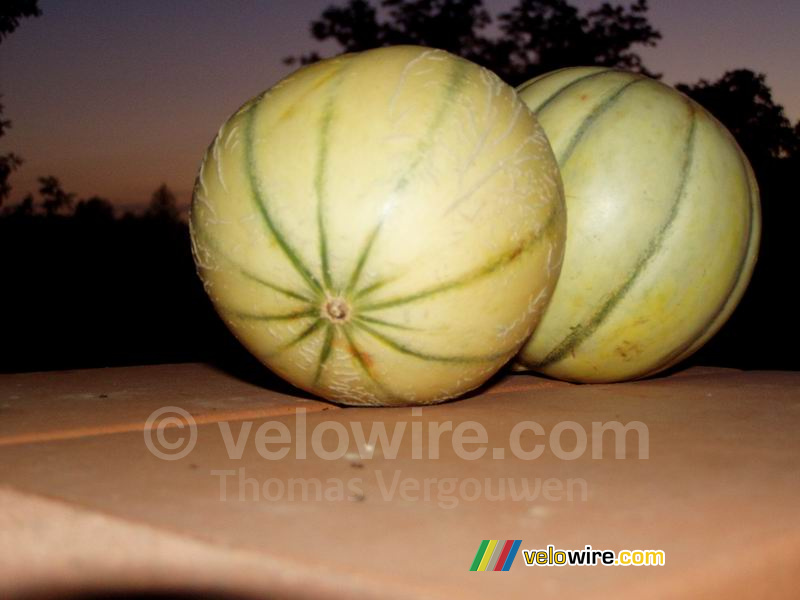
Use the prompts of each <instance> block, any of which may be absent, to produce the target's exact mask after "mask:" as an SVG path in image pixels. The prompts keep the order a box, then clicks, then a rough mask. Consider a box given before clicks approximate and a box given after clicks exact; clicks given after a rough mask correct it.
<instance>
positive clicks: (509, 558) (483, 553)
mask: <svg viewBox="0 0 800 600" xmlns="http://www.w3.org/2000/svg"><path fill="white" fill-rule="evenodd" d="M520 544H522V540H483V541H482V542H481V545H480V547H479V548H478V553H477V554H476V555H475V558H474V559H473V560H472V566H471V567H470V568H469V570H470V571H508V570H509V569H510V568H511V565H512V564H513V563H514V558H516V556H517V552H518V551H519V546H520Z"/></svg>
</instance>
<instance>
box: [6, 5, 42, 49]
mask: <svg viewBox="0 0 800 600" xmlns="http://www.w3.org/2000/svg"><path fill="white" fill-rule="evenodd" d="M41 14H42V11H41V9H40V8H39V0H4V1H3V11H2V12H0V43H1V42H2V41H3V39H4V38H6V37H8V35H9V34H10V33H11V32H13V31H14V30H15V29H16V28H17V27H19V21H20V19H23V18H25V17H38V16H40V15H41Z"/></svg>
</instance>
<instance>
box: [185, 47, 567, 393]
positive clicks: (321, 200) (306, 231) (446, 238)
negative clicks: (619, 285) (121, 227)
mask: <svg viewBox="0 0 800 600" xmlns="http://www.w3.org/2000/svg"><path fill="white" fill-rule="evenodd" d="M191 234H192V242H193V250H194V256H195V261H196V264H197V267H198V271H199V274H200V276H201V278H202V280H203V282H204V285H205V288H206V291H207V292H208V294H209V296H210V297H211V299H212V301H213V303H214V305H215V307H216V309H217V311H218V313H219V314H220V315H221V317H222V318H223V319H224V321H225V322H226V323H227V325H228V326H229V328H230V329H231V331H232V332H233V333H234V334H235V335H236V337H237V338H238V339H239V340H240V341H241V342H242V343H243V344H244V345H245V346H246V347H247V348H248V349H249V350H250V351H251V352H252V353H253V354H254V355H255V356H256V357H257V358H259V359H260V360H261V361H262V362H263V363H264V364H265V365H267V366H268V367H269V368H270V369H272V370H273V371H274V372H275V373H277V374H279V375H280V376H282V377H283V378H285V379H287V380H288V381H290V382H291V383H293V384H294V385H296V386H298V387H300V388H302V389H305V390H308V391H310V392H313V393H315V394H318V395H320V396H323V397H325V398H328V399H330V400H333V401H336V402H340V403H344V404H355V405H357V404H371V405H387V404H422V403H432V402H439V401H442V400H445V399H447V398H451V397H454V396H457V395H459V394H462V393H464V392H466V391H468V390H470V389H473V388H475V387H477V386H478V385H480V384H481V383H483V382H484V381H485V380H486V379H487V378H488V377H489V376H491V375H492V374H493V373H494V372H496V371H497V370H498V369H499V368H500V367H501V366H502V365H503V364H504V363H505V362H506V361H507V360H509V359H510V358H511V357H513V356H514V355H515V354H516V353H517V351H518V350H519V348H520V346H521V345H522V343H523V342H524V341H525V339H526V338H527V337H528V336H529V335H530V333H531V331H532V330H533V328H534V326H535V324H536V323H537V322H538V320H539V317H540V314H541V313H542V311H543V308H544V306H545V304H546V302H547V300H548V298H549V296H550V293H551V291H552V288H553V287H554V285H555V280H556V278H557V276H558V271H559V267H560V264H561V259H562V254H563V244H564V234H565V211H564V202H563V194H562V189H561V180H560V177H559V173H558V167H557V165H556V163H555V159H554V158H553V155H552V151H551V149H550V146H549V144H548V142H547V138H546V136H545V135H544V132H543V131H542V129H541V127H540V126H539V124H538V123H537V121H536V119H535V117H534V116H533V115H532V114H531V112H530V111H529V110H528V109H527V108H526V107H525V105H524V103H522V102H521V101H520V100H519V98H518V96H517V95H516V93H515V92H514V90H513V89H512V88H511V87H509V86H506V85H505V84H503V83H502V82H501V81H500V80H499V79H498V78H497V77H496V76H495V75H493V74H492V73H490V72H489V71H487V70H485V69H483V68H481V67H478V66H477V65H475V64H473V63H471V62H469V61H466V60H462V59H460V58H457V57H455V56H452V55H450V54H448V53H446V52H443V51H439V50H431V49H426V48H419V47H413V46H400V47H391V48H382V49H376V50H371V51H367V52H363V53H360V54H348V55H343V56H340V57H337V58H334V59H329V60H325V61H322V62H319V63H316V64H314V65H311V66H308V67H304V68H302V69H301V70H299V71H297V72H295V73H294V74H292V75H291V76H289V77H288V78H287V79H285V80H283V81H281V82H280V83H279V84H277V85H276V86H275V87H273V88H272V89H271V90H268V91H267V92H265V93H264V94H262V95H260V96H258V97H257V98H254V99H253V100H251V101H250V102H248V103H246V104H245V105H244V106H243V107H242V108H241V109H240V110H239V111H238V112H236V113H235V114H234V115H233V116H232V117H231V118H230V119H228V121H227V122H226V123H225V124H224V125H223V126H222V128H221V129H220V131H219V133H218V135H217V136H216V138H215V140H214V141H213V143H212V144H211V146H210V148H209V149H208V151H207V153H206V155H205V157H204V159H203V161H202V166H201V168H200V172H199V174H198V178H197V182H196V185H195V191H194V198H193V202H192V208H191Z"/></svg>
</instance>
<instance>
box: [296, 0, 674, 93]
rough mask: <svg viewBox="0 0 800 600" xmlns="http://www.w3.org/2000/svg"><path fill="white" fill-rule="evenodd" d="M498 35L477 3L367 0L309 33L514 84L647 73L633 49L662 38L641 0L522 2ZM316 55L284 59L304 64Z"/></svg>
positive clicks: (327, 16)
mask: <svg viewBox="0 0 800 600" xmlns="http://www.w3.org/2000/svg"><path fill="white" fill-rule="evenodd" d="M497 22H498V24H499V31H500V35H499V36H497V35H490V34H489V25H490V24H491V23H492V15H491V14H490V13H489V12H488V11H487V10H486V8H485V7H484V5H483V2H482V1H481V0H467V1H462V0H381V1H380V2H379V5H378V7H376V6H373V4H371V3H370V2H367V1H366V0H350V1H349V2H348V3H347V4H345V5H344V6H338V5H337V6H330V7H329V8H327V9H325V10H324V11H323V13H322V15H321V17H320V18H319V19H317V20H316V21H314V22H313V23H312V24H311V34H312V35H313V36H314V38H315V39H317V40H319V41H321V42H324V41H327V40H332V41H335V42H336V43H337V44H338V45H339V46H340V47H341V49H342V51H344V52H359V51H362V50H367V49H369V48H375V47H378V46H390V45H396V44H417V45H421V46H430V47H434V48H441V49H443V50H447V51H448V52H452V53H453V54H457V55H459V56H463V57H464V58H468V59H470V60H472V61H474V62H476V63H478V64H481V65H483V66H485V67H487V68H489V69H491V70H493V71H494V72H495V73H497V74H498V75H499V76H500V77H501V78H503V79H504V80H505V81H507V82H509V83H511V84H512V85H517V84H519V83H522V82H523V81H526V80H527V79H530V78H531V77H534V76H536V75H539V74H541V73H544V72H547V71H551V70H553V69H557V68H560V67H567V66H575V65H603V66H609V67H620V68H625V69H629V70H633V71H639V72H643V73H646V74H650V75H652V73H649V72H648V71H647V69H645V68H644V65H643V64H642V60H641V57H640V56H639V55H638V54H636V53H635V52H634V51H633V49H632V48H633V47H635V46H636V45H637V44H638V45H643V46H654V45H655V43H656V41H657V40H659V39H660V38H661V34H660V33H659V32H658V31H656V30H655V29H654V28H653V26H652V25H651V24H650V23H649V21H648V20H647V1H646V0H637V1H636V2H634V3H633V4H631V5H630V6H623V5H619V4H614V5H612V4H609V3H604V4H602V5H601V6H600V7H599V8H597V9H594V10H590V11H588V12H587V13H586V14H581V13H580V12H579V11H578V9H576V8H575V7H574V6H572V5H571V4H569V3H568V2H567V1H566V0H520V1H519V3H518V4H517V5H516V6H514V7H513V8H511V10H509V11H508V12H505V13H502V14H500V15H499V16H498V18H497ZM320 58H321V56H320V55H319V53H318V52H310V53H308V54H304V55H301V56H299V57H290V58H287V59H286V61H287V62H288V63H290V64H291V63H295V62H300V63H302V64H307V63H310V62H314V61H317V60H319V59H320Z"/></svg>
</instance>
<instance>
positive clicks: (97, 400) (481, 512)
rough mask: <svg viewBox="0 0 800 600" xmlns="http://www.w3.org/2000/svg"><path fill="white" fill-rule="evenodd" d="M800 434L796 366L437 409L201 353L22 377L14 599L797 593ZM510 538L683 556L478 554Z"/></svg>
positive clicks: (5, 548) (3, 576) (7, 571)
mask: <svg viewBox="0 0 800 600" xmlns="http://www.w3.org/2000/svg"><path fill="white" fill-rule="evenodd" d="M159 412H160V413H161V414H160V415H159V414H157V413H159ZM798 431H800V373H790V372H767V371H760V372H744V371H736V370H730V369H716V368H713V369H712V368H697V367H696V368H692V369H688V370H683V371H677V372H674V373H672V374H670V375H668V376H664V377H658V378H653V379H649V380H645V381H639V382H631V383H622V384H608V385H574V384H568V383H562V382H557V381H552V380H549V379H544V378H538V377H534V376H531V375H526V374H518V375H506V376H503V377H497V378H495V379H494V380H493V381H492V382H491V383H490V384H488V385H486V386H484V387H483V388H481V389H480V390H478V391H477V392H475V393H473V394H471V395H470V396H469V397H467V398H464V399H461V400H458V401H454V402H449V403H446V404H442V405H438V406H430V407H424V408H422V409H412V408H409V407H402V408H382V409H377V408H341V407H338V406H335V405H333V404H329V403H326V402H323V401H320V400H317V399H314V398H313V397H311V396H308V395H305V394H303V393H301V392H297V391H296V390H292V389H291V388H290V387H288V386H286V385H281V384H279V383H277V382H275V381H273V380H271V379H267V378H263V379H260V378H258V379H252V378H241V377H239V376H235V375H233V374H231V373H228V372H225V371H222V370H219V369H218V368H215V367H212V366H209V365H203V364H181V365H161V366H151V367H132V368H110V369H96V370H83V371H63V372H51V373H25V374H12V375H0V598H22V599H29V598H30V599H32V598H43V597H57V598H66V597H70V598H74V597H81V598H89V597H97V595H98V594H107V593H111V592H113V593H120V594H129V595H130V594H140V593H149V594H167V593H168V594H177V595H179V597H181V598H185V597H190V598H191V597H208V596H213V597H220V598H356V599H357V598H442V599H445V598H447V599H451V598H533V597H536V598H567V599H569V598H637V599H638V598H797V597H798V591H797V590H798V589H800V436H799V435H798ZM383 432H385V435H383ZM491 539H496V540H521V550H531V549H545V548H547V546H548V545H553V546H554V547H555V549H564V550H580V549H583V548H585V547H586V546H587V545H589V546H591V547H592V549H595V550H613V551H615V552H618V551H621V550H625V549H627V550H636V549H641V550H651V549H657V550H663V552H664V556H665V559H666V564H665V565H664V566H603V565H596V566H583V567H579V566H563V567H562V566H527V565H526V564H525V561H524V557H523V555H522V553H521V551H520V553H519V554H518V555H517V556H516V558H515V559H514V562H513V565H512V566H511V568H510V570H509V571H507V572H500V571H497V572H479V571H478V572H472V571H470V566H471V564H472V562H473V558H474V557H475V555H476V553H477V552H478V548H479V546H480V544H481V541H482V540H491Z"/></svg>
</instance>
